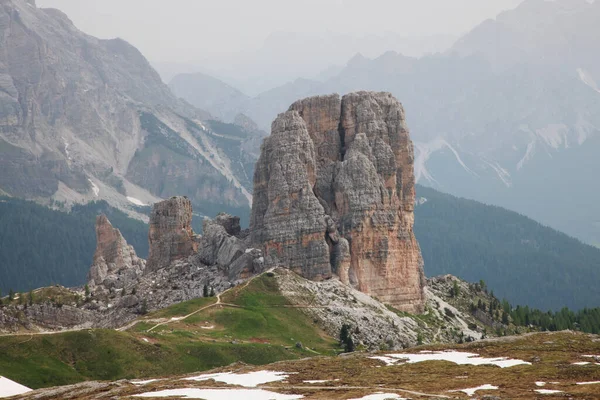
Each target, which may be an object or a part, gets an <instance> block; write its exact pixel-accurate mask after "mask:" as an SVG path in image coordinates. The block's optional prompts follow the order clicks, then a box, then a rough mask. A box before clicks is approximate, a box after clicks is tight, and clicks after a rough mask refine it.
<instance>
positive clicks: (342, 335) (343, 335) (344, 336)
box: [340, 324, 350, 344]
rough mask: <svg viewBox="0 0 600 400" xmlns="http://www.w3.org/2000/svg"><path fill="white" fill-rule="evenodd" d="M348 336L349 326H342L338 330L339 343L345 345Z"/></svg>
mask: <svg viewBox="0 0 600 400" xmlns="http://www.w3.org/2000/svg"><path fill="white" fill-rule="evenodd" d="M349 336H350V325H348V324H343V325H342V329H341V330H340V343H341V344H346V342H347V341H348V337H349Z"/></svg>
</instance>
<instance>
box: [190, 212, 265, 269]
mask: <svg viewBox="0 0 600 400" xmlns="http://www.w3.org/2000/svg"><path fill="white" fill-rule="evenodd" d="M202 231H203V235H202V240H201V241H200V246H201V247H200V250H199V252H198V255H199V257H200V260H201V261H202V262H203V263H204V264H206V265H218V266H219V267H220V268H222V269H223V271H224V272H225V273H226V275H227V276H228V278H229V280H231V281H237V280H240V279H247V278H249V277H251V276H252V275H254V274H256V273H258V272H262V270H263V262H264V258H263V257H262V252H261V251H260V250H258V249H252V248H248V244H247V238H248V235H249V232H248V231H242V230H241V227H240V218H239V217H234V216H231V215H229V214H219V215H217V217H216V218H215V219H214V220H210V219H205V220H204V223H203V225H202Z"/></svg>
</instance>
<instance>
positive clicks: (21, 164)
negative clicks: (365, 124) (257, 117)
mask: <svg viewBox="0 0 600 400" xmlns="http://www.w3.org/2000/svg"><path fill="white" fill-rule="evenodd" d="M0 32H1V33H2V34H1V37H0V43H1V47H2V49H3V51H2V53H1V54H0V170H1V171H2V173H1V174H0V194H7V195H11V196H15V197H23V198H28V199H35V200H37V201H39V202H42V203H44V204H47V205H52V206H57V207H65V208H69V207H70V206H71V205H72V204H76V203H85V202H88V201H90V200H101V199H103V200H106V201H108V202H109V203H110V204H111V205H113V206H116V207H119V208H121V209H124V210H126V211H127V212H128V213H130V214H132V215H135V214H136V213H137V210H136V208H137V207H139V206H143V205H144V204H149V203H153V202H155V201H157V200H158V199H160V198H165V197H170V196H172V195H175V194H179V195H187V196H188V197H190V199H192V201H193V202H194V204H195V206H196V208H195V209H196V210H198V211H199V212H202V213H212V212H213V211H214V210H215V209H217V208H218V209H219V210H223V209H224V210H228V209H229V210H231V211H232V212H237V211H238V210H240V209H247V208H248V207H249V204H250V202H251V194H250V191H251V184H249V182H250V180H251V177H252V174H253V172H252V171H253V168H254V162H255V155H256V153H257V151H258V148H259V146H260V137H261V135H264V134H263V133H261V132H258V131H253V130H252V129H249V127H250V125H246V126H245V127H240V126H235V125H232V124H224V123H221V122H218V121H213V119H214V118H213V117H212V116H211V115H210V114H209V113H207V112H206V111H203V110H201V109H199V108H195V107H193V106H192V105H190V104H189V103H187V102H185V101H183V100H179V99H177V98H176V97H175V96H174V95H173V94H172V92H171V91H170V89H169V88H168V87H167V85H165V84H163V82H162V80H161V78H160V77H159V75H158V73H156V71H155V70H154V69H153V68H152V67H151V66H150V64H149V63H148V61H147V60H146V59H145V58H144V57H143V56H142V54H141V53H140V52H139V51H138V50H137V49H135V48H134V47H133V46H131V45H129V44H128V43H126V42H125V41H123V40H121V39H114V40H99V39H96V38H94V37H91V36H88V35H86V34H84V33H82V32H80V31H78V30H77V29H76V28H75V26H74V25H73V24H72V22H71V21H70V20H69V19H68V17H67V16H66V15H64V14H63V13H61V12H60V11H58V10H54V9H42V8H37V7H36V5H35V2H34V1H30V0H28V1H25V0H6V1H3V2H2V4H1V5H0ZM137 215H138V216H141V214H139V213H137Z"/></svg>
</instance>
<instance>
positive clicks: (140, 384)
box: [131, 379, 160, 386]
mask: <svg viewBox="0 0 600 400" xmlns="http://www.w3.org/2000/svg"><path fill="white" fill-rule="evenodd" d="M158 381H160V379H148V380H146V381H131V383H133V384H134V385H138V386H144V385H148V384H150V383H152V382H158Z"/></svg>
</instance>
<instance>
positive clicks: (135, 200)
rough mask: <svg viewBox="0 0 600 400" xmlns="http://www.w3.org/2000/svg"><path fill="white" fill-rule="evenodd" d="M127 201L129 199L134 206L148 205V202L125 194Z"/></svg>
mask: <svg viewBox="0 0 600 400" xmlns="http://www.w3.org/2000/svg"><path fill="white" fill-rule="evenodd" d="M127 201H129V202H130V203H133V204H135V205H136V206H140V207H144V206H147V205H148V204H145V203H144V202H143V201H141V200H138V199H136V198H135V197H129V196H127Z"/></svg>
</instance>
